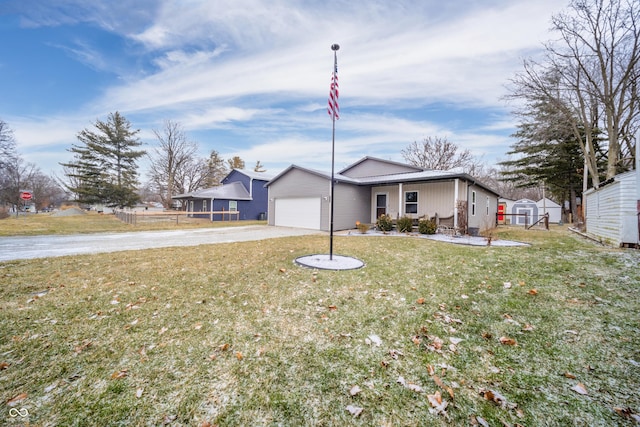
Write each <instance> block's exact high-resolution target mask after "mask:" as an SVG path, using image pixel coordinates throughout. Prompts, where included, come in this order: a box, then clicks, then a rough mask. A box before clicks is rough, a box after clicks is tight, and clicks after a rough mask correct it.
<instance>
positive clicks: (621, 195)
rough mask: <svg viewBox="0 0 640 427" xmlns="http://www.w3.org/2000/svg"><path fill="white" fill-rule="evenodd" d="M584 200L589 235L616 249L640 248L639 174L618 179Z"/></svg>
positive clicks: (613, 179)
mask: <svg viewBox="0 0 640 427" xmlns="http://www.w3.org/2000/svg"><path fill="white" fill-rule="evenodd" d="M584 197H585V200H586V212H585V226H586V231H587V233H588V234H590V235H592V236H594V237H596V238H598V239H600V240H602V241H603V242H606V243H608V244H611V245H614V246H627V245H629V246H636V247H637V246H639V245H640V233H639V227H640V224H639V223H640V213H639V211H640V172H638V171H630V172H626V173H622V174H619V175H616V176H615V177H613V178H611V179H609V180H607V181H605V182H603V183H602V184H601V185H600V188H598V189H594V188H591V189H589V190H587V191H586V192H585V193H584Z"/></svg>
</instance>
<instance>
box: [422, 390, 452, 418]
mask: <svg viewBox="0 0 640 427" xmlns="http://www.w3.org/2000/svg"><path fill="white" fill-rule="evenodd" d="M427 400H428V401H429V404H430V405H431V408H429V412H431V413H435V414H436V415H439V414H444V415H446V409H447V405H448V404H449V403H448V402H447V401H446V400H443V399H442V395H440V392H439V391H436V392H435V393H433V394H428V395H427Z"/></svg>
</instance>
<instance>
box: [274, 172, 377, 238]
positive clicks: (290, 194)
mask: <svg viewBox="0 0 640 427" xmlns="http://www.w3.org/2000/svg"><path fill="white" fill-rule="evenodd" d="M330 185H331V180H329V179H327V178H324V177H321V176H318V175H315V174H312V173H309V172H306V171H303V170H300V169H291V170H290V171H288V172H287V176H286V178H285V177H283V179H278V180H277V181H275V182H272V183H271V184H270V185H269V216H268V223H269V225H275V201H276V200H277V199H278V198H294V197H320V198H321V200H322V202H321V203H322V206H321V208H320V209H321V215H320V229H321V230H323V231H329V229H330V227H331V204H330V202H329V200H330V199H329V195H330V193H331V188H330ZM334 191H335V205H334V209H333V229H334V230H347V229H351V228H355V224H356V221H361V222H366V221H367V217H368V215H369V194H370V193H369V189H368V188H367V187H358V186H355V185H350V184H344V183H337V184H336V185H335V187H334Z"/></svg>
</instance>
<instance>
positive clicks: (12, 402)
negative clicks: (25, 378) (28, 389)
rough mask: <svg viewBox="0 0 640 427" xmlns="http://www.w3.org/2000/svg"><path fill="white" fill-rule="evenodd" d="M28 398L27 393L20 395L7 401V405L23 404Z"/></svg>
mask: <svg viewBox="0 0 640 427" xmlns="http://www.w3.org/2000/svg"><path fill="white" fill-rule="evenodd" d="M26 398H27V393H20V394H19V395H17V396H14V397H12V398H11V399H9V400H7V405H8V406H16V405H17V404H18V403H20V402H22V401H23V400H25V399H26Z"/></svg>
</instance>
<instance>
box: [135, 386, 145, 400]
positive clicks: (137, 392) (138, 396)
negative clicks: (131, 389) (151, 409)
mask: <svg viewBox="0 0 640 427" xmlns="http://www.w3.org/2000/svg"><path fill="white" fill-rule="evenodd" d="M142 393H144V389H143V388H139V389H137V390H136V397H137V398H138V399H140V398H141V397H142Z"/></svg>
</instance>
